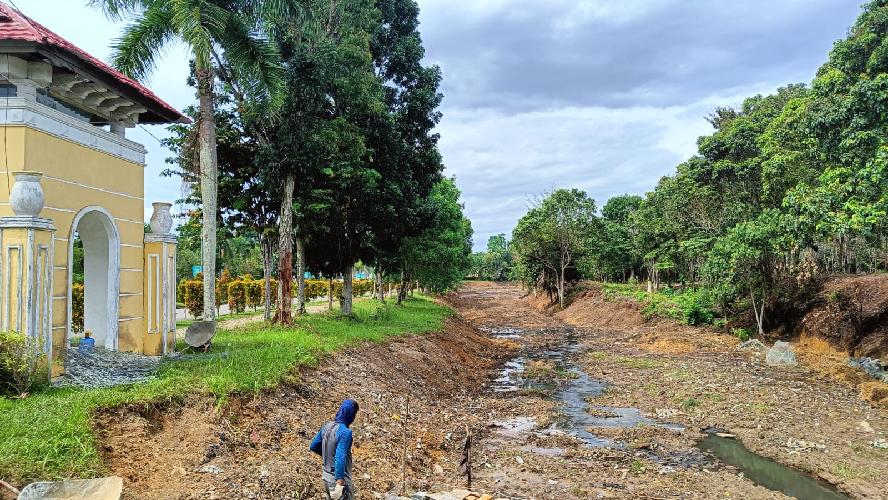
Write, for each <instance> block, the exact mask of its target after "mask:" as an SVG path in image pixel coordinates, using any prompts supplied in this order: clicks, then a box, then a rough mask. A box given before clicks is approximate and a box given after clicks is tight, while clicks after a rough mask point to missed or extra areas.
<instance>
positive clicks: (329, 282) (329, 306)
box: [327, 276, 333, 311]
mask: <svg viewBox="0 0 888 500" xmlns="http://www.w3.org/2000/svg"><path fill="white" fill-rule="evenodd" d="M327 309H329V310H331V311H332V310H333V277H332V276H331V277H329V278H327Z"/></svg>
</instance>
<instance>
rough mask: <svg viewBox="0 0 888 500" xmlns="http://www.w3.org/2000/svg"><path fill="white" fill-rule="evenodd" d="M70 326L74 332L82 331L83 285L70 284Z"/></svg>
mask: <svg viewBox="0 0 888 500" xmlns="http://www.w3.org/2000/svg"><path fill="white" fill-rule="evenodd" d="M71 328H72V329H74V331H75V332H77V333H81V332H83V285H82V284H81V283H74V284H73V285H71Z"/></svg>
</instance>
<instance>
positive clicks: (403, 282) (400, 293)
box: [398, 267, 407, 305]
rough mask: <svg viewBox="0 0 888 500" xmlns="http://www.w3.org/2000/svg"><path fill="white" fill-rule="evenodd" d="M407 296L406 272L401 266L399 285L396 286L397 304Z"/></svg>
mask: <svg viewBox="0 0 888 500" xmlns="http://www.w3.org/2000/svg"><path fill="white" fill-rule="evenodd" d="M406 298H407V272H406V271H404V268H403V267H402V268H401V287H400V288H398V305H401V302H404V300H405V299H406Z"/></svg>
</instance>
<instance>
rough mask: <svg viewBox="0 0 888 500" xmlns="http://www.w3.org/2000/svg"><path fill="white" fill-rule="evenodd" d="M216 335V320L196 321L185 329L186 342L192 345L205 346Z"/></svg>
mask: <svg viewBox="0 0 888 500" xmlns="http://www.w3.org/2000/svg"><path fill="white" fill-rule="evenodd" d="M214 335H216V322H215V321H195V322H194V323H191V324H190V325H188V328H187V329H186V330H185V342H186V343H187V344H188V345H190V346H191V347H195V348H197V347H203V346H205V345H207V343H208V342H209V341H210V340H212V338H213V336H214Z"/></svg>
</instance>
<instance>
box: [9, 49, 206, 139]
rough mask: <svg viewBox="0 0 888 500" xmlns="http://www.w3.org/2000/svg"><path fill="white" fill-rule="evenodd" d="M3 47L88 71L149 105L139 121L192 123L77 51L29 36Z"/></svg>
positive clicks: (89, 75) (79, 70)
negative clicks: (35, 54) (44, 42)
mask: <svg viewBox="0 0 888 500" xmlns="http://www.w3.org/2000/svg"><path fill="white" fill-rule="evenodd" d="M0 51H2V52H8V53H38V54H40V55H42V56H43V57H46V58H47V59H49V60H50V62H51V63H52V64H53V65H54V66H57V67H62V68H67V69H69V70H71V71H72V72H74V73H78V74H81V75H84V76H86V77H88V78H89V79H90V80H93V81H95V82H98V83H100V84H101V85H103V86H106V87H108V88H112V89H114V90H116V91H117V92H120V94H121V95H122V96H123V97H126V98H128V99H130V100H132V101H133V102H136V103H139V104H141V105H143V106H145V107H146V108H147V109H148V111H147V112H146V113H142V114H141V115H139V123H147V124H164V123H184V124H187V123H191V120H190V119H189V118H188V117H187V116H185V115H184V114H182V113H180V112H178V111H173V110H172V109H167V108H166V107H165V106H162V105H160V104H158V103H157V102H156V101H155V100H154V99H151V98H150V97H147V96H145V95H144V94H142V93H141V92H139V91H138V90H137V89H134V88H132V87H130V86H128V85H126V84H124V83H123V82H120V81H118V80H117V79H116V78H113V77H110V76H109V75H107V74H106V73H105V72H104V71H97V70H96V68H95V66H94V65H93V64H92V63H91V62H90V61H87V60H85V59H83V58H82V57H80V56H79V55H78V54H77V53H75V52H72V51H70V50H67V49H64V48H61V47H56V46H53V45H47V44H42V43H37V42H31V41H26V40H9V39H7V40H0Z"/></svg>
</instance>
